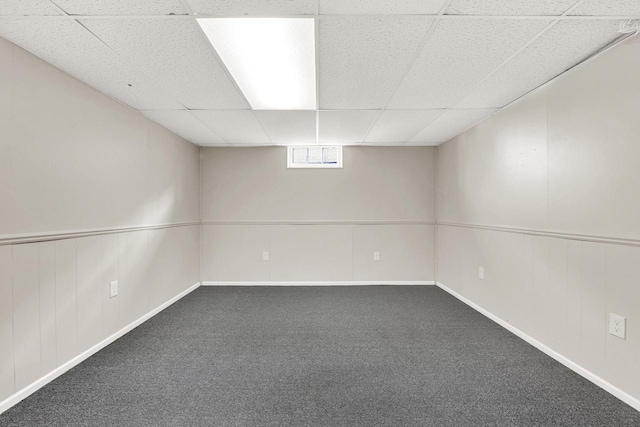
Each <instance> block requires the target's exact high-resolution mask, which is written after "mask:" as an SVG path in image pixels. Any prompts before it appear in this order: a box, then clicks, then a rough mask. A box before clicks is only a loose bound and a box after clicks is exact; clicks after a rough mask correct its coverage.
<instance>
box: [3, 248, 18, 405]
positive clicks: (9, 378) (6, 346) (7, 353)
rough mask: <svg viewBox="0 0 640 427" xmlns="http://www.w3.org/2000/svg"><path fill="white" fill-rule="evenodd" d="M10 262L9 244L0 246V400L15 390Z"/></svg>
mask: <svg viewBox="0 0 640 427" xmlns="http://www.w3.org/2000/svg"><path fill="white" fill-rule="evenodd" d="M11 264H12V249H11V246H0V400H4V399H5V398H6V397H9V396H10V395H12V394H13V392H14V391H15V365H14V357H13V285H12V282H11V281H12V278H11V276H12V265H11Z"/></svg>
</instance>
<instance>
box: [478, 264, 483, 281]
mask: <svg viewBox="0 0 640 427" xmlns="http://www.w3.org/2000/svg"><path fill="white" fill-rule="evenodd" d="M478 278H479V279H480V280H484V267H478Z"/></svg>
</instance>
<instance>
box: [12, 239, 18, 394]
mask: <svg viewBox="0 0 640 427" xmlns="http://www.w3.org/2000/svg"><path fill="white" fill-rule="evenodd" d="M14 247H15V245H12V246H11V352H12V353H13V354H12V355H11V356H12V357H11V359H12V360H13V392H14V393H15V392H16V389H17V386H18V384H17V382H16V378H17V372H16V322H15V320H14V316H15V315H16V307H15V304H16V297H15V292H14V291H13V280H14V276H15V263H14V256H13V250H14Z"/></svg>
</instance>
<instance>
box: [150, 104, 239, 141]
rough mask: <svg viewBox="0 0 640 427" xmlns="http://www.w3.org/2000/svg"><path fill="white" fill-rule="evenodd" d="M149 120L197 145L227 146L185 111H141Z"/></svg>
mask: <svg viewBox="0 0 640 427" xmlns="http://www.w3.org/2000/svg"><path fill="white" fill-rule="evenodd" d="M141 113H142V114H144V115H145V116H146V117H148V118H149V119H151V120H153V121H154V122H156V123H158V124H159V125H160V126H163V127H165V128H167V129H169V130H170V131H171V132H173V133H175V134H176V135H180V136H181V137H183V138H184V139H186V140H188V141H191V142H193V143H194V144H197V145H202V146H207V145H227V144H226V142H225V141H224V140H223V139H222V138H220V137H219V136H218V135H216V134H215V133H214V132H213V131H212V130H211V129H209V128H208V127H207V126H205V125H204V124H202V122H200V121H199V120H198V119H197V118H195V117H194V116H193V115H192V114H191V112H189V111H187V110H150V111H141Z"/></svg>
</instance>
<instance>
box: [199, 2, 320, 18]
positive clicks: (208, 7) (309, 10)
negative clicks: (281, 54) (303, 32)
mask: <svg viewBox="0 0 640 427" xmlns="http://www.w3.org/2000/svg"><path fill="white" fill-rule="evenodd" d="M188 2H189V4H190V5H191V8H192V9H193V12H194V13H196V14H209V15H311V14H314V13H316V10H317V5H316V2H317V0H216V1H211V0H188Z"/></svg>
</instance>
